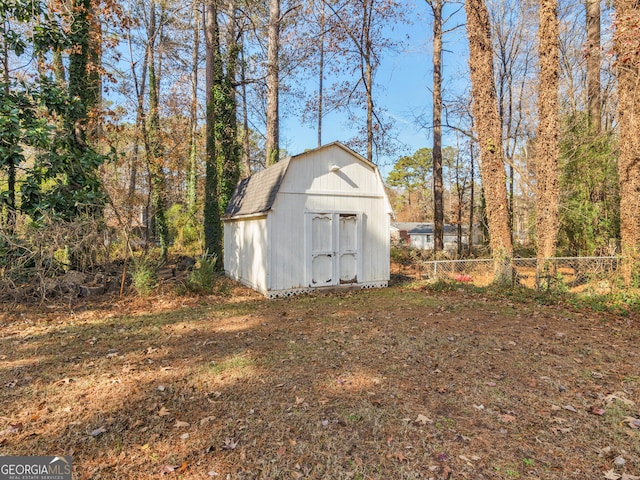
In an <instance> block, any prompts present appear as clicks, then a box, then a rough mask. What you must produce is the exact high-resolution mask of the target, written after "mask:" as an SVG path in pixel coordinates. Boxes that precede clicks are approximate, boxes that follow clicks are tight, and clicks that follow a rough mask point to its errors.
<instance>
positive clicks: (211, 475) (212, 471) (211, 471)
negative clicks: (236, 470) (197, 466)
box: [207, 470, 220, 477]
mask: <svg viewBox="0 0 640 480" xmlns="http://www.w3.org/2000/svg"><path fill="white" fill-rule="evenodd" d="M207 475H209V476H210V477H217V476H218V475H220V474H219V473H218V472H216V471H215V470H209V471H208V472H207Z"/></svg>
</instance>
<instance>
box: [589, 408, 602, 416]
mask: <svg viewBox="0 0 640 480" xmlns="http://www.w3.org/2000/svg"><path fill="white" fill-rule="evenodd" d="M590 412H591V413H593V414H594V415H604V408H598V407H593V408H592V409H591V410H590Z"/></svg>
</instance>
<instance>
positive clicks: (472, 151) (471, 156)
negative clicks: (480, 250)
mask: <svg viewBox="0 0 640 480" xmlns="http://www.w3.org/2000/svg"><path fill="white" fill-rule="evenodd" d="M469 159H470V161H471V162H470V163H471V165H470V170H471V186H470V187H471V188H470V191H469V240H468V241H467V243H468V244H469V256H471V252H472V251H473V213H474V212H473V210H474V194H475V182H476V172H475V148H474V145H473V142H469Z"/></svg>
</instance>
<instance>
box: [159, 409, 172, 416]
mask: <svg viewBox="0 0 640 480" xmlns="http://www.w3.org/2000/svg"><path fill="white" fill-rule="evenodd" d="M168 415H171V412H170V411H169V410H167V409H166V408H164V407H162V408H161V409H160V411H159V412H158V416H159V417H166V416H168Z"/></svg>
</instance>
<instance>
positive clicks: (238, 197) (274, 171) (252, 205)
mask: <svg viewBox="0 0 640 480" xmlns="http://www.w3.org/2000/svg"><path fill="white" fill-rule="evenodd" d="M335 146H337V147H339V148H341V149H342V150H344V151H346V152H348V153H349V154H351V155H354V156H355V157H357V158H358V159H359V160H360V161H362V162H363V163H365V164H367V165H371V166H372V167H373V168H375V165H373V164H372V163H371V162H369V161H368V160H367V159H366V158H364V157H363V156H361V155H359V154H357V153H356V152H354V151H353V150H351V149H350V148H348V147H346V146H345V145H343V144H342V143H340V142H333V143H329V144H327V145H323V146H321V147H318V148H316V149H313V150H308V151H306V152H303V153H300V154H298V155H294V156H291V157H288V158H286V159H283V160H280V161H279V162H278V163H276V164H275V165H271V166H270V167H268V168H266V169H264V170H262V171H260V172H257V173H254V174H253V175H251V176H250V177H247V178H245V179H243V180H241V181H240V183H239V184H238V186H237V187H236V190H235V192H234V193H233V196H232V197H231V200H229V205H228V206H227V209H226V210H225V212H224V218H226V219H229V218H237V217H245V216H251V215H257V214H261V213H266V212H268V211H269V210H271V207H273V202H274V201H275V199H276V196H277V194H278V191H279V190H280V186H281V185H282V180H283V179H284V177H285V175H286V173H287V169H288V168H289V164H290V162H292V161H295V159H296V158H298V157H301V156H304V155H308V154H309V153H311V152H315V151H319V150H323V149H326V148H331V147H335ZM387 203H388V200H387ZM389 210H390V207H389Z"/></svg>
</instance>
